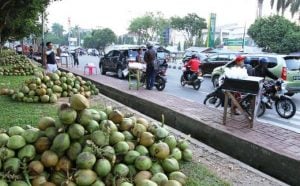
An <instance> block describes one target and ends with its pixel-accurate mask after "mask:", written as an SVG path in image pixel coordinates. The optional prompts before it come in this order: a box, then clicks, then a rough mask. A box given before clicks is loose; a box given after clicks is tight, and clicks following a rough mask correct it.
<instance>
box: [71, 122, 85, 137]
mask: <svg viewBox="0 0 300 186" xmlns="http://www.w3.org/2000/svg"><path fill="white" fill-rule="evenodd" d="M68 134H69V135H70V138H71V139H72V140H75V139H79V138H81V137H83V136H84V128H83V126H82V125H79V124H72V125H70V127H69V129H68Z"/></svg>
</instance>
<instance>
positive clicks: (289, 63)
mask: <svg viewBox="0 0 300 186" xmlns="http://www.w3.org/2000/svg"><path fill="white" fill-rule="evenodd" d="M285 62H286V67H287V69H288V70H300V58H288V59H285Z"/></svg>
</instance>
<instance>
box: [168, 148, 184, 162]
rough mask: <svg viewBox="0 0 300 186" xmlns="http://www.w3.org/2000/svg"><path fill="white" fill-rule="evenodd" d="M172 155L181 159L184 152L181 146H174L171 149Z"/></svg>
mask: <svg viewBox="0 0 300 186" xmlns="http://www.w3.org/2000/svg"><path fill="white" fill-rule="evenodd" d="M170 156H171V157H173V158H175V159H176V160H178V161H179V160H181V159H182V152H181V150H180V149H179V148H177V147H176V148H174V149H173V150H172V151H171V155H170Z"/></svg>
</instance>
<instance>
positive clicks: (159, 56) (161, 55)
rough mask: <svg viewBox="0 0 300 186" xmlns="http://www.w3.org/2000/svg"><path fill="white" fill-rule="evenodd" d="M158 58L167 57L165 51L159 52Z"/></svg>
mask: <svg viewBox="0 0 300 186" xmlns="http://www.w3.org/2000/svg"><path fill="white" fill-rule="evenodd" d="M156 55H157V58H158V59H165V53H164V52H157V54H156Z"/></svg>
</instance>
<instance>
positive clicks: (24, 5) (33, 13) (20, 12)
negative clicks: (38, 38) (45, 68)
mask: <svg viewBox="0 0 300 186" xmlns="http://www.w3.org/2000/svg"><path fill="white" fill-rule="evenodd" d="M49 3H50V0H0V45H1V43H3V42H4V41H6V40H7V39H9V38H11V39H20V38H23V37H25V36H29V35H30V34H36V35H37V34H39V33H40V23H39V16H40V14H41V12H42V11H44V10H45V8H46V7H47V6H48V4H49Z"/></svg>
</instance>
